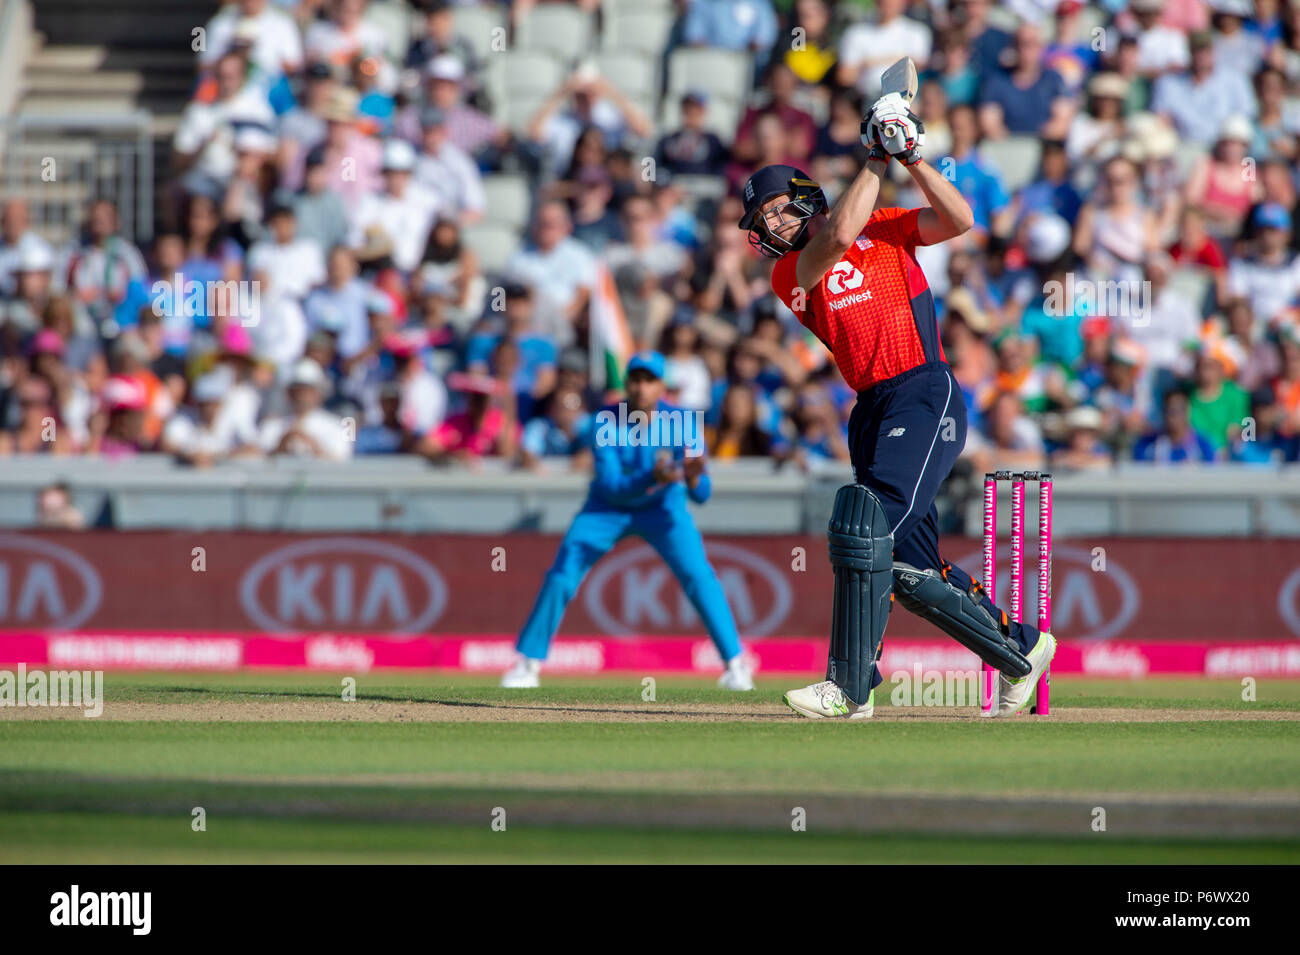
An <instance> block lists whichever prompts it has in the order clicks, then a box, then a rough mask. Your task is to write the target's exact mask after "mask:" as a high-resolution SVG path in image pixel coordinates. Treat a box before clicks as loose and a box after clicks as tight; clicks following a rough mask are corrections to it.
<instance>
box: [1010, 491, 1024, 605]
mask: <svg viewBox="0 0 1300 955" xmlns="http://www.w3.org/2000/svg"><path fill="white" fill-rule="evenodd" d="M1024 593H1025V476H1024V475H1023V474H1016V475H1015V476H1014V477H1013V478H1012V479H1011V607H1010V610H1011V619H1012V620H1014V621H1015V622H1016V623H1023V622H1024V618H1023V617H1022V615H1021V610H1022V608H1023V602H1024Z"/></svg>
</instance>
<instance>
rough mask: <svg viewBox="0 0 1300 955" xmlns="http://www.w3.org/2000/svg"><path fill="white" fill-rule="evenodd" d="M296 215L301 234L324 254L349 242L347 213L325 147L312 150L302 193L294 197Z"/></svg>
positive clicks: (305, 171)
mask: <svg viewBox="0 0 1300 955" xmlns="http://www.w3.org/2000/svg"><path fill="white" fill-rule="evenodd" d="M293 214H294V218H295V219H296V220H297V222H298V234H299V235H300V236H302V237H303V238H304V239H310V240H311V241H313V242H315V243H316V245H317V246H318V247H319V248H321V249H322V250H325V249H331V248H333V247H334V246H336V245H340V244H341V243H343V242H345V241H346V240H347V234H348V218H347V210H346V209H345V208H344V206H343V200H342V198H341V197H340V196H339V193H338V191H337V190H336V189H334V188H333V187H332V185H331V182H330V170H329V167H327V166H326V165H325V149H324V147H323V146H317V147H316V148H314V149H312V151H311V152H309V153H308V154H307V156H306V158H305V160H304V169H303V185H302V191H301V192H299V193H298V194H297V195H296V196H294V197H293Z"/></svg>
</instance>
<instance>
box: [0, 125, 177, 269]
mask: <svg viewBox="0 0 1300 955" xmlns="http://www.w3.org/2000/svg"><path fill="white" fill-rule="evenodd" d="M3 123H4V139H3V141H4V143H5V144H6V145H5V150H4V159H3V166H4V168H3V176H4V191H5V194H6V195H7V196H11V197H15V198H23V199H26V200H27V202H28V205H29V206H30V208H31V216H32V224H33V225H34V226H35V228H36V229H37V230H38V231H40V232H42V233H45V234H47V235H48V236H49V237H51V238H56V239H69V238H72V237H73V236H74V235H75V232H76V230H77V229H78V228H79V227H80V225H81V223H82V221H83V219H84V218H85V214H86V205H87V204H88V203H89V202H90V201H91V200H92V199H108V200H110V201H112V202H113V203H114V204H115V205H116V206H117V209H118V212H119V214H120V215H121V218H122V232H123V234H124V235H127V236H130V237H131V238H132V239H134V241H135V242H136V243H137V244H142V243H146V242H148V241H149V240H150V239H151V238H153V202H154V195H153V189H154V170H153V140H152V138H151V135H150V116H149V113H147V112H145V111H143V110H137V111H135V112H132V113H124V114H120V115H116V116H113V115H108V116H105V115H93V114H77V113H51V114H46V115H27V114H24V115H19V116H12V117H6V118H5V119H4V120H3Z"/></svg>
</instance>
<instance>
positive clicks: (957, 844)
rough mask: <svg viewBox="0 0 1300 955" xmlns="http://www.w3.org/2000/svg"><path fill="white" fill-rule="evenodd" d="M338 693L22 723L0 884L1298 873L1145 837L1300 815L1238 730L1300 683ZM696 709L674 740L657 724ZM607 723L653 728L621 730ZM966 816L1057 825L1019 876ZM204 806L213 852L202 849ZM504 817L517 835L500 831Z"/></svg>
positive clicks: (1285, 728)
mask: <svg viewBox="0 0 1300 955" xmlns="http://www.w3.org/2000/svg"><path fill="white" fill-rule="evenodd" d="M340 679H341V678H340V677H338V676H331V675H316V674H313V675H306V676H304V675H301V674H292V675H289V674H273V673H244V674H236V675H188V674H132V675H125V674H113V673H110V674H108V677H107V691H106V695H107V703H106V706H107V708H108V709H109V712H110V714H111V711H112V705H113V704H114V703H142V704H155V703H169V704H175V705H176V707H177V712H178V713H182V712H183V713H187V714H189V715H190V718H189V719H186V720H184V721H181V720H176V721H167V720H157V719H153V718H151V719H149V720H148V721H139V722H128V721H114V720H107V719H101V720H87V719H79V718H73V719H59V720H49V719H46V720H13V719H4V718H3V716H4V714H3V712H2V711H0V862H40V861H51V862H53V861H62V862H75V861H84V862H109V861H124V862H125V861H148V862H172V861H192V862H235V861H277V860H278V861H322V862H335V861H347V862H356V861H392V862H416V861H485V862H495V861H652V862H679V861H680V862H703V861H736V862H747V861H753V862H757V861H817V860H820V861H837V862H838V861H895V862H936V861H937V862H949V861H951V862H971V861H987V862H997V861H1008V862H1010V861H1045V862H1050V861H1056V862H1068V863H1090V862H1171V863H1173V862H1282V861H1286V862H1293V863H1294V862H1298V861H1300V843H1297V842H1296V841H1294V840H1291V839H1288V838H1257V837H1249V836H1243V837H1240V838H1234V837H1232V835H1231V833H1232V832H1233V831H1234V830H1233V829H1232V827H1231V826H1227V825H1224V826H1220V825H1218V824H1216V823H1215V821H1214V818H1213V817H1209V818H1208V819H1200V818H1199V817H1196V818H1191V817H1189V819H1190V821H1189V822H1188V823H1187V828H1186V829H1185V831H1180V832H1179V833H1177V834H1176V835H1169V834H1168V833H1165V834H1163V835H1161V836H1160V837H1151V836H1148V835H1147V834H1146V833H1144V832H1143V831H1142V829H1141V827H1140V826H1138V825H1137V824H1136V823H1133V822H1132V821H1131V820H1132V819H1135V818H1137V817H1136V816H1135V815H1133V813H1134V812H1136V810H1135V809H1133V808H1132V807H1133V806H1135V805H1137V804H1140V803H1142V802H1143V801H1145V802H1147V803H1149V802H1150V801H1152V800H1163V799H1175V800H1178V799H1182V800H1186V799H1189V798H1192V797H1195V798H1198V799H1214V800H1223V801H1225V802H1227V803H1229V804H1231V807H1233V808H1232V811H1233V812H1235V813H1237V814H1238V815H1240V814H1242V813H1244V814H1245V815H1246V816H1249V815H1250V814H1251V813H1252V812H1254V811H1255V810H1254V809H1253V808H1252V806H1253V805H1254V803H1253V802H1251V801H1252V800H1261V799H1262V800H1266V801H1267V800H1271V801H1273V803H1275V804H1276V803H1278V802H1279V801H1280V803H1281V805H1282V808H1281V810H1277V806H1276V805H1275V806H1274V810H1275V811H1282V812H1285V811H1286V810H1287V807H1288V806H1292V807H1294V805H1297V804H1300V723H1298V722H1296V721H1293V720H1279V719H1273V720H1250V719H1248V718H1238V717H1239V716H1240V717H1247V716H1248V715H1249V714H1250V713H1251V712H1261V711H1294V710H1300V683H1295V682H1285V681H1277V682H1265V683H1261V684H1260V685H1259V686H1258V687H1257V689H1256V694H1257V700H1258V702H1252V703H1245V702H1243V701H1242V700H1241V686H1240V684H1239V683H1237V682H1236V681H1207V680H1147V681H1142V682H1129V681H1099V680H1077V681H1075V680H1067V679H1057V680H1055V681H1054V683H1053V701H1054V705H1055V706H1056V707H1058V708H1059V710H1061V711H1068V710H1069V709H1071V708H1097V707H1110V708H1115V707H1125V708H1129V709H1132V710H1135V711H1136V710H1146V709H1152V708H1155V709H1159V710H1161V713H1162V714H1163V718H1162V719H1160V720H1158V721H1154V722H1152V721H1146V722H1142V721H1138V720H1136V719H1133V718H1130V719H1129V721H1119V722H1069V721H1067V720H1065V719H1064V718H1063V719H1061V720H1052V719H1045V720H1042V719H1038V720H1036V719H1019V720H1005V721H987V720H979V719H976V718H970V719H964V720H959V721H957V722H937V721H931V722H927V721H920V720H917V721H909V720H892V721H890V720H880V721H876V722H869V723H866V724H860V723H853V724H846V723H829V722H826V723H823V722H812V721H805V720H800V719H797V718H794V717H793V716H790V717H788V718H787V717H785V716H784V715H783V713H782V711H781V710H780V709H778V708H777V707H776V706H774V704H777V703H779V700H780V692H781V690H783V689H785V688H788V687H789V686H793V685H798V683H799V682H800V681H799V680H797V679H796V680H791V679H782V680H771V679H769V680H765V681H763V682H762V685H761V686H760V688H759V690H757V691H756V692H755V693H754V694H752V695H749V694H746V695H743V696H741V695H737V694H732V693H725V692H722V691H719V690H716V689H715V688H713V687H712V686H711V684H710V683H708V682H705V681H700V680H693V679H676V678H674V679H660V680H659V681H658V682H657V686H656V694H655V697H656V698H655V700H654V701H646V700H643V698H642V691H643V688H642V684H641V679H640V678H639V677H632V676H629V677H627V678H608V677H606V678H601V679H597V680H575V679H570V680H565V681H564V682H562V683H558V684H555V685H552V686H548V687H546V688H544V689H543V690H541V691H540V692H536V693H527V692H521V691H506V690H500V689H497V688H496V687H495V686H493V685H491V682H492V681H491V680H490V678H467V677H466V676H464V675H462V674H428V673H426V674H411V673H409V672H406V673H393V672H389V673H372V674H366V675H362V676H360V677H358V679H357V702H356V703H349V702H345V701H343V700H342V699H340ZM376 701H378V702H384V703H389V704H394V703H396V704H407V703H409V704H410V705H411V706H412V707H413V708H415V709H418V707H419V706H420V705H421V704H423V703H444V704H453V706H454V707H456V712H457V713H462V712H468V713H471V714H473V713H480V712H481V711H480V710H479V709H477V708H479V707H484V708H487V709H491V710H493V711H494V712H496V713H498V714H499V713H500V712H501V708H502V707H520V706H524V707H531V708H534V709H537V708H545V707H554V706H563V707H567V708H570V709H572V710H574V711H580V712H582V714H583V717H584V720H585V721H581V722H580V721H573V720H567V719H564V718H563V714H561V715H560V716H559V718H557V719H556V720H555V721H552V722H509V721H504V722H462V721H449V722H377V721H375V720H376V719H377V717H374V716H368V715H367V712H368V711H367V709H366V707H365V704H366V703H367V702H376ZM878 702H879V703H880V704H882V705H887V701H886V700H881V701H878ZM267 703H271V704H276V703H284V704H289V705H290V706H289V710H290V711H291V712H297V711H294V710H293V705H294V704H303V703H306V704H310V705H313V706H317V707H329V708H330V711H331V712H334V711H333V707H334V706H337V707H339V708H340V711H341V712H346V713H349V714H353V713H355V716H353V717H352V718H350V719H349V720H348V721H346V722H325V721H323V720H322V721H317V722H304V721H302V720H301V719H297V720H289V721H285V722H265V721H263V722H242V721H240V717H239V715H238V714H239V707H240V706H241V705H242V704H267ZM674 706H677V707H680V708H681V709H680V710H679V711H677V715H676V720H675V721H672V722H664V721H660V720H659V719H657V717H658V715H659V713H660V712H661V711H665V710H672V708H673V707H674ZM349 707H352V708H355V709H352V710H348V709H345V708H349ZM461 707H463V708H464V709H463V710H462V709H460V708H461ZM691 707H696V708H697V709H695V710H692V709H691ZM602 708H604V711H605V712H610V711H612V710H613V709H615V708H620V709H629V708H630V709H631V710H633V711H634V712H632V713H631V714H627V713H623V714H621V717H622V718H621V721H618V722H615V721H612V720H607V719H602ZM392 709H394V708H392V707H390V711H391V710H392ZM395 709H396V710H397V711H398V712H402V708H401V707H400V706H399V707H396V708H395ZM414 711H415V710H414V709H413V711H412V712H414ZM1179 711H1186V713H1185V714H1182V713H1180V712H1179ZM1223 711H1240V714H1238V713H1230V712H1223ZM370 712H373V711H370ZM439 712H442V711H439ZM195 713H198V714H200V718H198V719H194V718H193V715H194V714H195ZM696 713H698V714H699V718H693V716H694V714H696ZM1219 713H1222V716H1223V717H1225V718H1210V717H1212V716H1213V715H1214V714H1219ZM642 717H644V718H642ZM401 718H402V717H401V716H398V717H396V719H401ZM864 797H870V798H871V799H880V800H885V801H892V804H894V806H895V808H894V812H896V813H899V812H901V813H902V814H901V815H899V816H898V821H897V823H896V824H894V823H891V824H890V826H889V827H888V831H881V832H862V831H858V830H860V829H861V828H862V827H861V826H860V825H859V823H860V822H861V814H862V813H866V812H870V811H872V810H871V809H870V807H869V806H868V804H867V803H866V802H864ZM912 797H915V798H916V799H917V800H919V801H918V802H917V808H916V810H915V812H911V813H909V812H907V811H906V806H907V805H908V803H907V799H909V798H912ZM966 797H970V799H971V800H973V801H974V802H972V803H971V805H972V806H973V805H975V803H976V802H978V801H979V800H985V801H988V802H989V803H990V804H991V805H992V804H996V803H999V802H1001V803H1005V802H1006V801H1008V800H1022V801H1026V800H1027V801H1026V802H1024V805H1026V806H1029V807H1030V808H1031V810H1036V808H1037V807H1039V806H1041V807H1043V808H1044V810H1050V812H1051V813H1055V815H1052V816H1051V817H1050V818H1047V819H1046V822H1044V823H1043V825H1046V826H1048V828H1047V829H1042V828H1037V829H1036V828H1033V826H1030V828H1029V829H1027V831H1030V832H1033V833H1035V834H1033V835H1029V836H1022V837H1021V838H1019V839H1013V841H1014V842H1015V843H1016V851H1015V856H1014V858H1010V857H1008V855H1007V844H1008V835H1007V833H1006V832H1005V831H1004V832H1000V833H993V832H990V833H984V832H981V831H978V830H979V826H978V822H979V810H977V809H968V810H965V819H964V821H963V822H961V823H960V824H957V823H954V822H953V821H952V813H953V812H957V813H958V814H961V812H962V811H963V810H962V806H963V803H962V800H963V799H964V798H966ZM925 800H931V802H926V801H925ZM936 800H937V801H940V802H942V801H944V800H947V802H946V803H945V804H944V808H936V806H937V805H938V803H935V802H933V801H936ZM899 805H902V806H903V809H902V810H900V809H899V808H898V806H899ZM196 806H201V807H203V808H204V809H205V811H206V812H207V814H208V831H207V832H204V833H194V832H191V830H190V813H191V810H192V809H193V808H194V807H196ZM1093 806H1101V807H1106V808H1107V811H1108V812H1109V813H1110V814H1111V820H1112V822H1111V826H1110V828H1109V830H1108V831H1107V832H1104V833H1103V832H1093V831H1092V830H1091V828H1090V825H1089V823H1090V820H1091V817H1090V814H1089V811H1090V809H1091V807H1093ZM496 807H501V808H503V809H504V810H505V811H506V813H507V817H508V819H509V822H508V825H507V829H506V831H505V832H494V831H492V830H491V828H490V825H489V824H490V822H491V813H492V811H493V809H494V808H496ZM791 807H807V813H808V819H809V822H808V831H806V832H792V831H791V830H790V824H789V820H790V813H791ZM954 807H955V808H954ZM1179 811H1182V810H1179ZM1045 818H1046V817H1045ZM648 819H649V820H659V821H658V822H657V823H654V822H652V823H647V820H648ZM1062 820H1065V825H1066V831H1062V830H1061V827H1062ZM1076 822H1077V834H1076V829H1075V828H1074V826H1075V824H1076ZM954 833H960V834H954Z"/></svg>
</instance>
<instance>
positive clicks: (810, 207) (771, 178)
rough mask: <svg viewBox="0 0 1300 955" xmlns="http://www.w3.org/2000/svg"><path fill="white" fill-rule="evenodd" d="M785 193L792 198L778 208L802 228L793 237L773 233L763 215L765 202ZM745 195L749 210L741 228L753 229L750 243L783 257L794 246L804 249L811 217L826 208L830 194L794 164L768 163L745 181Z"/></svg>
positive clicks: (786, 217) (784, 215)
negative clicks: (787, 237)
mask: <svg viewBox="0 0 1300 955" xmlns="http://www.w3.org/2000/svg"><path fill="white" fill-rule="evenodd" d="M782 195H787V196H789V197H790V199H789V201H788V202H786V203H784V204H783V205H780V206H778V207H777V208H776V210H775V211H776V212H777V213H778V214H779V215H780V217H781V221H782V222H783V223H784V222H786V221H790V220H794V221H797V222H798V223H799V229H798V231H796V232H795V234H794V235H793V236H791V237H790V238H789V239H785V238H782V237H781V236H778V235H775V234H773V233H772V231H771V230H770V229H769V228H768V226H767V220H766V217H765V216H764V215H763V204H764V203H766V202H769V201H771V200H772V199H775V198H776V197H777V196H782ZM742 199H743V200H744V203H745V214H744V215H743V216H741V218H740V228H742V229H744V230H746V231H747V232H749V244H750V245H752V246H753V247H754V248H756V249H758V251H759V252H762V253H763V254H764V255H766V256H768V257H769V258H773V259H779V258H780V257H781V256H783V255H785V253H787V252H789V251H791V250H793V249H802V248H803V247H804V245H805V244H807V242H808V222H809V220H811V219H812V217H813V216H815V215H817V213H819V212H824V211H825V210H826V194H825V193H824V192H822V187H821V186H820V185H818V184H817V182H816V181H814V180H813V179H810V178H808V174H807V173H806V172H804V171H803V170H802V169H798V168H796V167H794V166H784V165H775V166H764V167H763V168H762V169H760V170H759V171H758V172H756V173H754V174H753V175H752V176H750V177H749V179H748V180H747V181H746V182H745V190H744V192H743V194H742Z"/></svg>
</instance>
